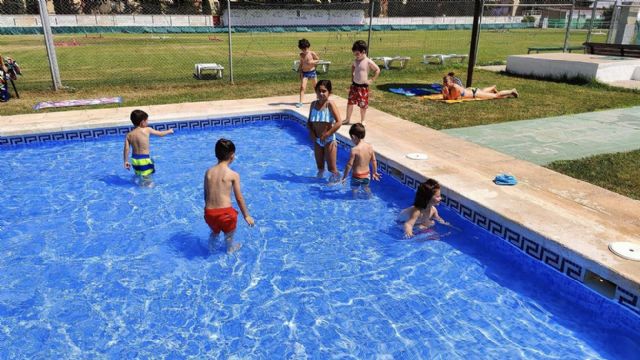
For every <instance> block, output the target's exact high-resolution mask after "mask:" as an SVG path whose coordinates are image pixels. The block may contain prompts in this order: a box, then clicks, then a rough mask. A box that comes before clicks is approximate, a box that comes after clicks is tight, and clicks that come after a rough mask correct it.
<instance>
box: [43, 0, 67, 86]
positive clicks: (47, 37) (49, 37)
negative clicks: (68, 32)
mask: <svg viewBox="0 0 640 360" xmlns="http://www.w3.org/2000/svg"><path fill="white" fill-rule="evenodd" d="M38 7H39V8H40V21H41V22H42V33H43V34H44V43H45V46H46V48H47V57H48V58H49V69H50V70H51V81H52V82H53V90H54V91H58V90H60V89H61V88H62V82H61V81H60V69H59V68H58V57H57V56H56V47H55V45H54V44H53V34H52V33H51V23H50V22H49V13H48V12H47V4H46V3H45V0H38Z"/></svg>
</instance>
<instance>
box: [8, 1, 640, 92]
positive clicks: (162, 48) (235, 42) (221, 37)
mask: <svg viewBox="0 0 640 360" xmlns="http://www.w3.org/2000/svg"><path fill="white" fill-rule="evenodd" d="M478 1H480V0H371V1H369V0H343V1H340V0H333V1H324V0H299V1H277V0H272V1H269V0H262V1H260V0H252V1H240V0H238V1H228V0H222V1H216V0H52V1H45V0H0V4H1V5H0V54H2V55H4V56H11V57H13V58H15V59H16V60H18V61H19V63H20V64H21V65H22V68H23V70H24V72H25V74H26V75H25V78H24V79H23V80H22V82H23V83H24V84H25V85H26V86H27V88H32V89H39V90H42V89H47V88H50V87H51V82H52V81H51V79H52V77H53V78H55V76H54V75H52V71H53V72H55V70H51V68H53V69H55V68H56V65H55V63H56V62H57V67H58V68H59V78H60V82H61V84H62V85H64V86H68V87H72V88H88V89H90V88H94V87H95V88H104V87H117V86H121V85H128V86H139V87H149V86H153V87H167V88H171V87H176V86H189V85H190V84H193V83H194V82H197V81H198V80H196V79H194V78H193V77H192V73H193V72H194V65H195V64H198V63H217V64H220V65H221V66H223V67H224V69H225V70H224V74H225V77H224V80H222V81H218V82H217V83H226V82H228V81H229V80H234V81H235V82H236V83H243V82H252V83H258V84H268V83H269V82H273V81H288V80H292V79H294V78H295V76H296V73H295V72H294V71H293V69H294V61H295V60H296V59H297V58H298V53H299V49H297V44H298V40H299V39H301V38H306V39H308V40H309V41H310V43H311V48H312V50H314V51H315V52H317V53H318V54H319V56H320V58H321V59H323V60H327V61H330V62H331V65H330V69H331V72H332V76H335V77H337V78H345V79H349V78H350V75H349V71H350V64H351V61H352V58H353V56H352V53H351V45H352V43H353V42H354V41H355V40H360V39H362V40H369V41H370V44H369V45H370V48H369V51H370V56H372V57H396V56H401V57H410V58H411V61H410V62H409V64H410V65H409V66H408V67H407V68H406V69H405V70H404V71H405V72H408V73H411V74H413V75H415V76H416V77H419V76H420V72H421V71H424V70H425V69H428V68H429V66H437V65H438V64H437V63H439V62H442V60H443V59H444V60H445V61H446V62H447V65H448V66H449V67H454V68H456V67H457V68H458V69H459V71H460V72H465V71H466V70H467V65H466V64H467V62H466V61H467V60H468V58H465V57H464V56H460V57H455V56H452V57H447V56H449V55H473V54H470V48H471V42H472V26H473V23H474V6H475V5H476V3H477V2H478ZM45 2H46V3H45ZM480 4H482V7H481V8H482V13H481V17H480V18H479V23H480V26H481V27H480V29H481V31H480V33H479V42H478V47H477V49H478V51H477V58H476V59H477V63H478V64H486V65H489V64H498V63H504V61H505V60H506V58H507V56H508V55H511V54H523V53H527V52H528V51H530V50H531V48H534V49H535V48H539V49H540V48H556V50H557V49H558V48H559V49H560V51H562V50H563V49H565V50H570V49H571V48H572V47H574V46H579V45H580V44H582V43H583V42H585V41H588V40H591V41H594V42H605V41H608V42H614V41H616V39H617V38H620V36H619V35H620V26H619V22H620V21H622V20H625V21H626V19H625V18H624V17H625V16H627V15H628V11H627V10H628V9H630V8H632V7H633V6H638V4H637V2H622V3H620V2H619V1H615V0H610V1H609V0H601V1H577V0H519V1H514V0H484V1H481V2H480ZM229 6H230V7H229ZM40 7H42V8H46V9H47V10H46V13H47V15H48V21H49V22H50V25H51V26H50V29H51V33H52V37H51V44H52V49H49V52H48V51H47V48H46V46H45V41H44V36H43V34H46V32H47V31H46V27H44V26H43V25H42V24H43V22H45V23H46V21H47V19H46V17H43V16H41V15H39V13H40V10H39V9H40ZM616 34H618V35H616ZM616 36H617V37H616ZM632 41H634V40H632ZM533 51H535V50H533ZM54 53H55V55H54ZM436 54H440V55H443V57H437V56H435V57H434V56H425V55H436ZM52 57H53V59H51V58H52ZM48 59H51V60H54V61H52V62H53V66H50V62H49V61H48ZM55 60H57V61H55ZM457 61H460V64H458V63H457ZM422 62H425V63H432V64H433V65H426V64H422ZM381 63H382V62H381ZM391 64H392V65H393V63H391ZM396 64H400V63H399V62H397V63H396ZM334 72H335V74H334ZM54 82H55V81H54Z"/></svg>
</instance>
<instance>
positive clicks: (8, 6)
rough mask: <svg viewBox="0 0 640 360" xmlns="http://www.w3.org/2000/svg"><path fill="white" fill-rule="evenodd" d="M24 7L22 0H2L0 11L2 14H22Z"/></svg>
mask: <svg viewBox="0 0 640 360" xmlns="http://www.w3.org/2000/svg"><path fill="white" fill-rule="evenodd" d="M25 11H26V7H25V5H24V0H4V5H3V6H2V12H3V13H4V14H24V13H25Z"/></svg>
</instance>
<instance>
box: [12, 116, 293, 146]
mask: <svg viewBox="0 0 640 360" xmlns="http://www.w3.org/2000/svg"><path fill="white" fill-rule="evenodd" d="M267 120H277V121H281V120H293V121H296V122H298V123H301V124H304V123H305V120H304V119H301V118H300V117H298V116H293V115H292V114H288V113H274V114H257V115H244V116H232V117H223V118H209V119H203V120H202V119H200V120H184V121H169V122H161V123H156V124H152V125H151V126H152V127H153V128H154V129H156V130H168V129H175V130H201V129H206V128H212V127H218V126H236V125H242V124H248V123H253V122H257V121H267ZM129 130H131V127H130V126H118V127H109V128H98V129H82V130H70V131H60V132H54V133H46V134H28V135H15V136H6V137H4V136H0V147H3V146H16V145H29V144H42V143H49V142H60V141H77V140H93V139H98V138H101V137H105V136H121V135H125V134H126V133H128V132H129Z"/></svg>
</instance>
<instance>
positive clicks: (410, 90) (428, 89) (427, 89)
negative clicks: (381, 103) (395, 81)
mask: <svg viewBox="0 0 640 360" xmlns="http://www.w3.org/2000/svg"><path fill="white" fill-rule="evenodd" d="M389 91H390V92H392V93H394V94H398V95H404V96H424V95H430V94H438V93H440V92H441V91H442V85H440V84H426V85H424V86H420V87H397V88H389Z"/></svg>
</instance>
